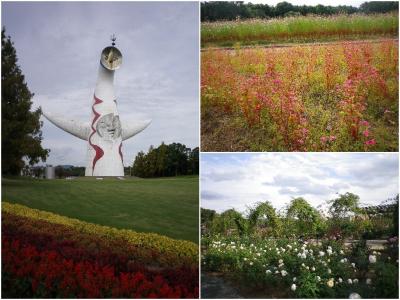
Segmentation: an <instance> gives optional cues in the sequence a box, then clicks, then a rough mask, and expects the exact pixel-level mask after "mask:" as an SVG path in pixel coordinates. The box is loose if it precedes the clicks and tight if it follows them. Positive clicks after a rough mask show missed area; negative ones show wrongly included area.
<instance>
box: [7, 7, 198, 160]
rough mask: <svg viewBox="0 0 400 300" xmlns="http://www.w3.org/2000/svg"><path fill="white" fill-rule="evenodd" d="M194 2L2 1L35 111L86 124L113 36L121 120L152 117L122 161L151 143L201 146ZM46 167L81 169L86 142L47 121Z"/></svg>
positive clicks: (130, 143) (129, 142)
mask: <svg viewBox="0 0 400 300" xmlns="http://www.w3.org/2000/svg"><path fill="white" fill-rule="evenodd" d="M198 19H199V16H198V4H197V3H196V2H191V3H188V2H164V3H160V2H147V3H145V2H143V3H141V2H136V3H135V2H129V3H128V2H124V3H121V2H119V3H111V2H109V3H107V2H97V3H96V2H91V3H84V2H63V3H54V2H47V3H45V2H36V3H35V2H24V3H15V2H14V3H12V2H2V25H3V26H5V27H6V34H8V35H10V36H11V38H12V41H13V42H14V45H15V48H16V50H17V55H18V59H19V65H20V67H21V69H22V72H23V74H24V75H25V76H26V81H27V83H28V87H29V89H30V90H31V92H34V93H35V96H34V98H33V103H34V107H35V108H36V107H39V106H42V107H43V108H44V109H45V110H47V111H49V112H53V113H57V114H65V115H66V116H68V117H71V118H76V119H79V120H83V121H89V119H90V115H91V111H90V108H91V105H92V100H93V92H94V88H95V84H96V79H97V72H98V68H99V60H100V53H101V51H102V49H103V48H104V47H106V46H109V45H110V44H111V42H110V35H111V34H112V33H115V34H116V36H117V42H116V43H117V47H118V48H119V49H120V51H121V52H122V55H123V63H122V67H121V69H119V70H118V71H116V75H115V87H116V94H117V98H118V110H119V113H120V118H121V122H122V123H129V120H136V119H152V120H153V122H152V124H151V125H150V126H149V127H148V128H147V129H145V130H144V131H143V132H141V133H139V134H138V135H137V136H135V137H133V138H131V139H129V140H127V141H125V142H124V144H123V152H124V162H125V164H128V163H129V164H131V163H132V161H133V159H134V157H135V156H136V154H137V152H139V151H140V150H144V151H147V150H148V148H149V147H150V145H155V146H158V145H159V144H161V142H162V141H164V142H165V143H172V142H180V143H183V144H185V145H186V146H188V147H190V148H194V147H197V146H198V145H199V134H198V133H199V113H198V110H199V102H198V93H199V88H198V86H199V77H198V74H199V70H198V68H199V50H198V49H199V34H198V32H199V28H198V26H199V25H198ZM43 146H44V147H46V148H50V149H51V153H50V157H49V158H48V160H47V163H49V164H54V165H57V164H74V165H81V166H84V165H85V161H86V149H87V142H85V141H83V140H80V139H78V138H75V137H73V136H71V135H70V134H68V133H66V132H64V131H62V130H61V129H59V128H57V127H55V126H54V125H53V124H51V123H50V122H48V121H47V120H44V127H43Z"/></svg>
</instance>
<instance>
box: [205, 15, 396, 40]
mask: <svg viewBox="0 0 400 300" xmlns="http://www.w3.org/2000/svg"><path fill="white" fill-rule="evenodd" d="M398 27H399V20H398V14H377V15H368V16H366V15H351V16H348V15H338V16H330V17H321V16H306V17H289V18H279V19H271V20H261V19H255V20H246V21H225V22H212V23H208V22H205V23H202V24H201V45H202V47H219V46H233V45H235V44H240V45H251V44H274V43H287V42H294V43H298V42H316V41H332V40H343V39H346V40H356V39H370V38H374V37H377V36H378V37H379V36H397V33H398Z"/></svg>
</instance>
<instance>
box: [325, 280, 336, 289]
mask: <svg viewBox="0 0 400 300" xmlns="http://www.w3.org/2000/svg"><path fill="white" fill-rule="evenodd" d="M326 284H327V285H328V286H329V287H330V288H331V287H333V286H334V285H335V282H334V280H333V278H330V279H329V280H328V282H327V283H326Z"/></svg>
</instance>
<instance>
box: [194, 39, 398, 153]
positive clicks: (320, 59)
mask: <svg viewBox="0 0 400 300" xmlns="http://www.w3.org/2000/svg"><path fill="white" fill-rule="evenodd" d="M201 62H202V66H201V72H202V74H201V95H202V98H201V101H202V108H201V110H202V135H203V137H204V138H203V139H202V143H203V144H202V147H204V150H206V151H232V150H236V151H240V150H242V151H244V150H252V151H397V149H398V134H397V132H398V120H397V119H398V42H397V41H394V40H393V41H384V42H377V43H361V44H353V43H346V42H343V43H339V44H337V45H325V46H295V47H288V48H271V49H240V48H238V49H236V50H232V51H204V52H202V60H201ZM228 139H229V140H228Z"/></svg>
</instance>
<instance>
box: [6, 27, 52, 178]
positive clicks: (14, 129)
mask: <svg viewBox="0 0 400 300" xmlns="http://www.w3.org/2000/svg"><path fill="white" fill-rule="evenodd" d="M17 62H18V59H17V54H16V50H15V48H14V45H13V43H12V41H11V37H10V36H6V34H5V29H4V28H3V29H2V31H1V111H2V115H1V148H2V157H1V162H2V173H3V174H7V175H19V174H20V172H21V170H22V169H23V168H24V166H25V161H28V163H29V164H30V165H33V164H35V163H38V162H39V161H40V160H42V161H46V158H47V156H48V154H49V152H50V151H49V150H48V149H43V148H42V146H41V141H42V132H41V130H40V129H41V127H42V123H41V122H40V121H39V118H40V115H41V111H40V109H36V110H35V111H31V107H32V101H31V99H32V97H33V93H31V92H30V91H29V89H28V86H27V84H26V82H25V77H24V75H23V74H22V71H21V69H20V67H19V66H18V64H17Z"/></svg>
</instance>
